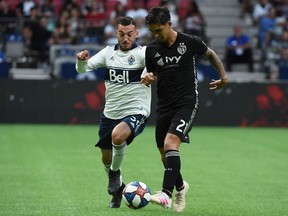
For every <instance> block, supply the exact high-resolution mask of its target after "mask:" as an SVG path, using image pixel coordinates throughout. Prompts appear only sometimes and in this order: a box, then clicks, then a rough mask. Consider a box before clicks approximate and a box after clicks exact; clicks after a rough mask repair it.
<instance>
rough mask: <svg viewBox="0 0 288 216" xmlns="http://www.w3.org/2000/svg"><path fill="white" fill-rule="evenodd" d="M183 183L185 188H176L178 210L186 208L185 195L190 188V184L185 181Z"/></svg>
mask: <svg viewBox="0 0 288 216" xmlns="http://www.w3.org/2000/svg"><path fill="white" fill-rule="evenodd" d="M183 183H184V188H183V189H182V190H181V191H177V190H176V193H175V199H174V211H176V212H182V211H183V209H184V208H185V196H186V193H187V192H188V190H189V184H188V183H187V182H185V181H183Z"/></svg>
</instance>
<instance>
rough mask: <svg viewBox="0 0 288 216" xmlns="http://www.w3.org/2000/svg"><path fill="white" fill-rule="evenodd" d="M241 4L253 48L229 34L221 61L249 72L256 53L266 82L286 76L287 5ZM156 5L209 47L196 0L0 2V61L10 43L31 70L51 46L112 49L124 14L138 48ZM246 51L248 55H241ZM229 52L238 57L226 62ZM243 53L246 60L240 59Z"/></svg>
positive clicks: (276, 0) (274, 0)
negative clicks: (134, 25)
mask: <svg viewBox="0 0 288 216" xmlns="http://www.w3.org/2000/svg"><path fill="white" fill-rule="evenodd" d="M211 1H212V0H211ZM235 1H236V0H235ZM239 4H240V18H241V19H242V18H243V19H242V20H244V17H245V16H249V17H250V19H251V20H252V25H253V26H255V27H257V28H258V32H257V35H256V37H257V47H253V46H252V42H251V41H252V37H253V36H251V35H246V36H244V37H242V36H241V39H238V36H235V35H231V37H233V38H231V37H229V38H227V43H226V47H227V53H228V51H229V54H228V55H227V53H226V55H225V59H223V61H224V62H225V63H226V67H227V68H228V69H229V70H231V71H232V67H231V65H232V64H233V63H234V60H235V62H237V61H238V60H239V59H240V62H243V63H247V64H248V70H249V71H250V72H253V71H254V68H253V64H254V62H253V59H254V58H253V49H259V50H261V59H260V65H261V66H260V69H259V70H260V71H265V72H266V73H267V74H268V75H267V78H269V79H278V78H282V76H284V77H287V76H288V75H287V73H288V72H287V71H288V23H287V18H288V0H254V1H253V0H239ZM156 5H159V6H160V5H161V6H164V5H165V6H167V7H169V9H170V11H171V15H172V23H173V27H174V29H176V30H179V31H182V32H185V33H188V34H194V35H198V36H200V37H202V38H203V39H204V41H205V42H207V43H209V40H210V39H212V38H209V35H207V34H206V26H207V23H206V20H205V14H203V13H202V12H201V10H200V8H199V6H198V4H197V0H0V44H1V45H0V62H1V61H2V62H3V61H9V53H10V52H12V50H13V46H12V47H11V48H9V47H8V44H9V42H11V41H12V42H15V41H18V42H21V43H22V45H23V56H24V57H25V61H26V63H27V62H28V63H29V59H30V62H31V64H34V66H35V67H44V66H47V65H49V64H51V62H49V49H50V48H51V46H52V45H61V44H63V45H67V44H71V45H79V44H83V43H91V44H95V45H102V46H104V45H107V44H114V43H116V42H117V39H116V38H115V23H116V21H117V19H118V17H120V16H124V15H127V16H131V17H133V18H134V19H135V20H136V22H137V24H138V27H139V29H140V35H139V38H138V43H139V44H142V45H146V44H147V43H148V42H149V41H150V40H151V39H152V35H151V34H150V32H149V31H148V30H147V28H146V25H145V16H146V15H147V12H148V10H149V9H150V8H151V7H152V6H156ZM243 23H244V21H243ZM237 26H238V27H237ZM237 26H236V25H235V28H234V33H235V31H240V33H241V34H242V28H241V25H240V26H239V25H237ZM239 29H240V30H239ZM243 34H244V33H243ZM14 45H15V44H14ZM223 46H225V44H223ZM246 48H248V49H250V51H248V52H246V51H245V52H244V50H245V49H246ZM14 49H15V46H14ZM19 49H20V48H17V46H16V51H18V53H21V52H20V50H19ZM241 49H242V51H241ZM231 50H232V52H231ZM233 53H234V55H235V56H236V57H235V58H228V57H229V56H232V54H233ZM243 53H245V58H243V59H241V58H239V59H238V57H239V56H241V55H242V54H243ZM10 56H12V57H13V54H11V55H10ZM14 56H17V55H14ZM247 56H248V57H247ZM22 59H23V58H22ZM30 66H31V65H30ZM283 70H284V71H285V70H286V73H283ZM283 74H284V75H283ZM287 79H288V78H287Z"/></svg>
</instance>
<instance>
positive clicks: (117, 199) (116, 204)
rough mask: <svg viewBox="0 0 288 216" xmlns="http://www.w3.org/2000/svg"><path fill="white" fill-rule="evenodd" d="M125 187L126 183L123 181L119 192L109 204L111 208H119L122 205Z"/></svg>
mask: <svg viewBox="0 0 288 216" xmlns="http://www.w3.org/2000/svg"><path fill="white" fill-rule="evenodd" d="M124 188H125V184H123V183H122V185H121V187H120V189H119V190H118V192H117V193H116V194H115V195H113V196H112V200H111V202H110V204H109V207H110V208H119V207H120V206H121V200H122V191H123V189H124Z"/></svg>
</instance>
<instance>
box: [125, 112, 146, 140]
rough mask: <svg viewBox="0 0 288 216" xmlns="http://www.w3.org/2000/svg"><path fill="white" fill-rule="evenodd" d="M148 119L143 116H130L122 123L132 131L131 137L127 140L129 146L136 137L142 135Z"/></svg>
mask: <svg viewBox="0 0 288 216" xmlns="http://www.w3.org/2000/svg"><path fill="white" fill-rule="evenodd" d="M147 120H148V119H147V117H146V116H143V115H141V114H137V115H130V116H127V117H126V118H124V119H123V120H122V121H123V122H125V123H126V124H127V125H128V127H129V128H130V130H131V134H130V136H129V137H128V138H127V144H130V143H131V142H132V141H133V139H134V138H135V137H137V136H138V135H139V134H141V133H142V132H143V130H144V128H145V126H146V123H147Z"/></svg>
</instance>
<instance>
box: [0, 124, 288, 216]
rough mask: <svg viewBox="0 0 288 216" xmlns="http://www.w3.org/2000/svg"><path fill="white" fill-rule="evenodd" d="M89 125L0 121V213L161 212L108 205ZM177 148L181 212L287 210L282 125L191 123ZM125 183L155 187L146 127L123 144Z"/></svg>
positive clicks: (265, 215)
mask: <svg viewBox="0 0 288 216" xmlns="http://www.w3.org/2000/svg"><path fill="white" fill-rule="evenodd" d="M97 129H98V128H97V126H91V125H76V126H69V125H0V155H1V157H0V191H1V193H0V215H41V216H45V215H49V216H50V215H53V216H56V215H57V216H58V215H59V216H66V215H67V216H68V215H69V216H71V215H81V216H82V215H83V216H90V215H91V216H92V215H93V216H95V215H96V216H98V215H99V216H111V215H115V216H116V215H117V216H124V215H125V216H127V215H128V216H129V215H133V216H134V215H135V216H146V215H152V216H155V215H157V216H162V215H163V216H164V215H165V216H166V215H168V216H169V215H175V213H174V212H173V211H172V210H164V209H161V208H159V207H158V206H155V205H151V204H149V205H148V206H147V207H145V208H143V209H141V210H131V209H129V208H127V207H126V206H125V205H124V204H123V205H122V206H121V208H120V209H109V208H108V207H107V206H108V203H109V201H110V197H109V196H108V194H107V192H106V187H107V177H106V174H105V172H104V170H103V167H102V163H101V155H100V151H99V149H96V148H94V143H95V142H96V141H97V138H98V135H97ZM190 136H191V144H189V145H187V144H183V145H182V147H181V156H182V174H183V176H184V178H185V179H186V180H187V182H189V183H190V191H189V193H188V196H187V207H186V209H185V211H184V212H183V213H180V214H179V215H189V216H226V215H229V216H230V215H231V216H240V215H241V216H286V215H288V131H287V129H284V128H274V129H272V128H246V129H244V128H225V127H223V128H220V127H194V128H193V130H192V132H191V133H190ZM122 172H123V178H124V181H125V182H129V181H134V180H140V181H143V182H145V183H147V184H148V185H149V186H150V188H151V190H152V191H155V190H159V189H160V186H161V183H162V174H163V168H162V165H161V162H160V158H159V153H158V150H157V149H156V147H155V144H154V128H153V127H147V128H146V129H145V131H144V132H143V133H142V134H141V135H140V136H139V137H138V138H137V139H136V140H135V141H134V143H133V144H132V145H131V146H129V148H128V149H127V153H126V157H125V160H124V164H123V166H122Z"/></svg>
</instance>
